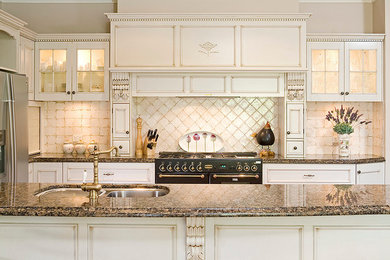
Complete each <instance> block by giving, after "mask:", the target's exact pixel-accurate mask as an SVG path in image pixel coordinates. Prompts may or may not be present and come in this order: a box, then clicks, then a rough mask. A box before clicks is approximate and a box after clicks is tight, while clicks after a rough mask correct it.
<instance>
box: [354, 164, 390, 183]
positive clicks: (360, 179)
mask: <svg viewBox="0 0 390 260" xmlns="http://www.w3.org/2000/svg"><path fill="white" fill-rule="evenodd" d="M384 183H385V164H384V163H383V162H380V163H367V164H357V165H356V184H384Z"/></svg>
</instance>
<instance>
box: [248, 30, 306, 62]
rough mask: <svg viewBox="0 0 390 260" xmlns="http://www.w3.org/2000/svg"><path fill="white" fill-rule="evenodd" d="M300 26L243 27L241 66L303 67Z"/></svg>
mask: <svg viewBox="0 0 390 260" xmlns="http://www.w3.org/2000/svg"><path fill="white" fill-rule="evenodd" d="M302 63H305V62H304V61H302V60H301V28H300V27H277V26H273V27H271V26H270V27H266V26H265V27H244V26H243V27H242V28H241V66H243V67H275V68H278V67H301V66H302Z"/></svg>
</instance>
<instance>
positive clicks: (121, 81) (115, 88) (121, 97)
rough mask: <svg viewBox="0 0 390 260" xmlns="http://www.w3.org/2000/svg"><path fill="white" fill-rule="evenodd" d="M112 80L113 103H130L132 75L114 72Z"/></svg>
mask: <svg viewBox="0 0 390 260" xmlns="http://www.w3.org/2000/svg"><path fill="white" fill-rule="evenodd" d="M111 80H112V83H111V85H112V101H113V102H119V101H128V100H129V98H130V74H129V73H127V72H113V73H112V74H111Z"/></svg>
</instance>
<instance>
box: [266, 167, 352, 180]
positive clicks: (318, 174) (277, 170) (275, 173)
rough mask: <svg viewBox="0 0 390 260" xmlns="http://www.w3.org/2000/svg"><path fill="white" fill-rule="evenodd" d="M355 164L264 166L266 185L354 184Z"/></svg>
mask: <svg viewBox="0 0 390 260" xmlns="http://www.w3.org/2000/svg"><path fill="white" fill-rule="evenodd" d="M355 167H356V166H355V164H264V165H263V183H264V184H289V183H308V184H310V183H313V184H327V183H337V184H354V183H355Z"/></svg>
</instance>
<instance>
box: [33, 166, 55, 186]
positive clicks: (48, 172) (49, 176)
mask: <svg viewBox="0 0 390 260" xmlns="http://www.w3.org/2000/svg"><path fill="white" fill-rule="evenodd" d="M29 182H35V183H62V163H34V165H33V174H32V179H29Z"/></svg>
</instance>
